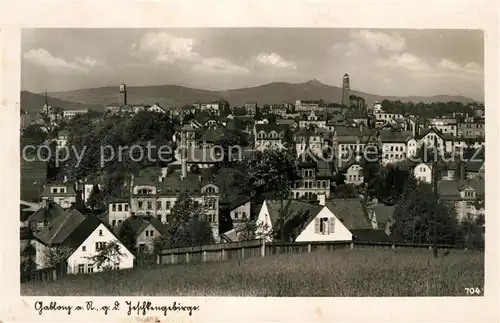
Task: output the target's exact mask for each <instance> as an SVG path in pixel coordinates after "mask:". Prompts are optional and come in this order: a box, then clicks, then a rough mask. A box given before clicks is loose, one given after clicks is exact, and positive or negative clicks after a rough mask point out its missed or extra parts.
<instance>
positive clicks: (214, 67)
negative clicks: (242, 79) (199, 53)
mask: <svg viewBox="0 0 500 323" xmlns="http://www.w3.org/2000/svg"><path fill="white" fill-rule="evenodd" d="M193 70H194V71H197V72H202V73H209V74H231V75H235V74H238V75H245V74H248V73H250V70H248V69H247V68H245V67H243V66H239V65H236V64H233V63H231V62H230V61H228V60H227V59H224V58H221V57H215V58H203V59H201V60H200V61H199V62H198V63H196V64H195V65H194V66H193Z"/></svg>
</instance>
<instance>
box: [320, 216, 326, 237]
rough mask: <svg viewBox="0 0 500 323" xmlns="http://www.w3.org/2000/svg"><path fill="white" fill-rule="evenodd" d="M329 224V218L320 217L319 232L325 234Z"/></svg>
mask: <svg viewBox="0 0 500 323" xmlns="http://www.w3.org/2000/svg"><path fill="white" fill-rule="evenodd" d="M327 225H328V218H321V219H319V232H320V233H322V234H325V233H326V231H327V230H328V228H327Z"/></svg>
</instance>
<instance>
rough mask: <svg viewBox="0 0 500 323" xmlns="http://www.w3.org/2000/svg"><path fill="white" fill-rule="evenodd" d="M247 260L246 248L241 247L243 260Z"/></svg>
mask: <svg viewBox="0 0 500 323" xmlns="http://www.w3.org/2000/svg"><path fill="white" fill-rule="evenodd" d="M243 258H245V248H243V247H241V259H243Z"/></svg>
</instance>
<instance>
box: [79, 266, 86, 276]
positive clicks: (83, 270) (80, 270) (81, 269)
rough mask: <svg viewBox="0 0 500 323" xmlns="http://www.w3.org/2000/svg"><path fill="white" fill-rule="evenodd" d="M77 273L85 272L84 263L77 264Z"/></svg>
mask: <svg viewBox="0 0 500 323" xmlns="http://www.w3.org/2000/svg"><path fill="white" fill-rule="evenodd" d="M78 273H79V274H83V273H85V265H84V264H79V265H78Z"/></svg>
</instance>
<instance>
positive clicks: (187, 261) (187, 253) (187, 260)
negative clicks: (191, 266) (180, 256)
mask: <svg viewBox="0 0 500 323" xmlns="http://www.w3.org/2000/svg"><path fill="white" fill-rule="evenodd" d="M186 263H189V252H186Z"/></svg>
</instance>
